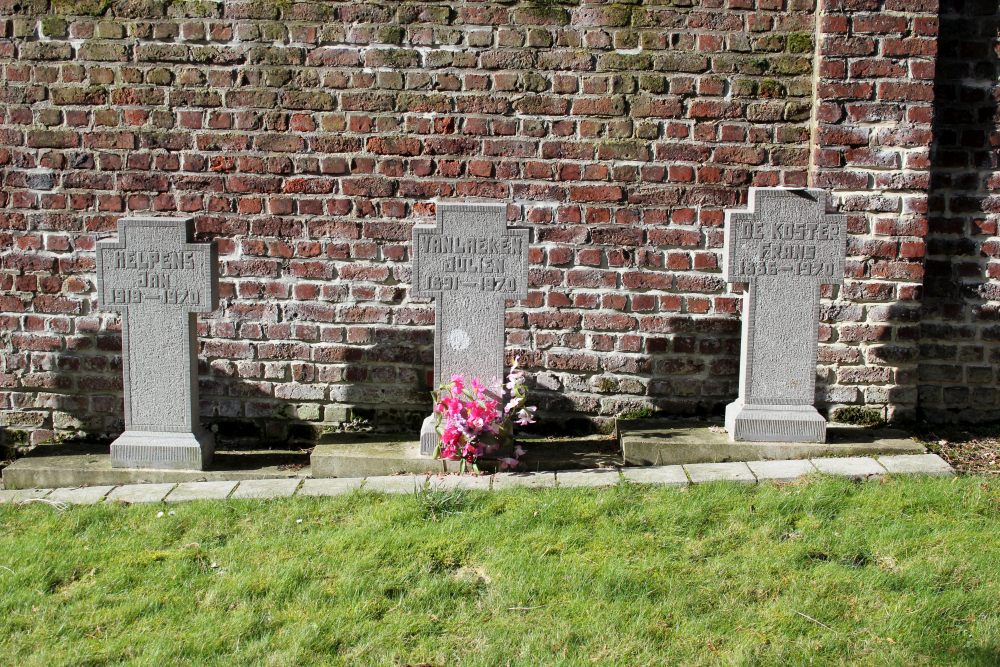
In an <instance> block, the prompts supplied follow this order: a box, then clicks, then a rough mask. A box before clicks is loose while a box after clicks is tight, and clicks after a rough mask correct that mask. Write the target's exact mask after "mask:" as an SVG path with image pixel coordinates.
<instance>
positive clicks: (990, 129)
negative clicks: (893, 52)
mask: <svg viewBox="0 0 1000 667" xmlns="http://www.w3.org/2000/svg"><path fill="white" fill-rule="evenodd" d="M940 16H941V26H940V38H939V42H938V52H939V55H938V62H937V70H936V76H935V86H934V93H935V118H934V143H933V146H932V151H931V168H930V178H931V183H930V211H929V228H928V235H927V260H926V278H925V283H924V297H923V302H922V312H921V346H920V365H919V403H918V410H919V415H920V416H921V417H922V418H924V419H927V420H930V421H949V420H962V421H980V422H981V421H992V420H997V419H1000V377H998V372H997V368H998V364H1000V280H998V279H1000V270H998V269H1000V263H998V260H1000V245H998V240H997V222H998V218H1000V164H998V153H1000V146H998V145H996V144H997V137H998V136H1000V135H998V127H1000V117H998V113H997V107H998V104H997V97H998V94H1000V85H998V75H1000V58H998V53H997V49H998V34H997V33H998V29H1000V7H998V4H997V2H996V0H942V2H941V14H940Z"/></svg>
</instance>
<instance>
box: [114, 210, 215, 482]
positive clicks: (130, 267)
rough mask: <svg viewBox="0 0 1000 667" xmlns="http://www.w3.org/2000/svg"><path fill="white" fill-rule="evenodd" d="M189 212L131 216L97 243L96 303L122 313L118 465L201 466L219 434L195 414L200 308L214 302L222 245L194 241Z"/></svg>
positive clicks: (209, 307) (202, 310)
mask: <svg viewBox="0 0 1000 667" xmlns="http://www.w3.org/2000/svg"><path fill="white" fill-rule="evenodd" d="M193 230H194V225H193V222H192V219H191V218H125V219H122V220H119V221H118V239H117V240H106V241H101V242H99V243H98V246H97V287H98V289H97V294H98V302H99V304H100V306H101V307H102V308H104V309H105V310H116V311H119V312H120V313H121V314H122V366H123V367H124V369H123V370H124V380H125V381H124V389H125V432H124V433H122V435H121V436H119V437H118V438H117V439H116V440H115V441H114V442H113V443H112V444H111V465H112V466H113V467H116V468H165V469H197V470H201V469H203V468H204V467H205V466H206V465H207V464H208V463H209V462H210V460H211V457H212V453H213V449H214V442H213V438H212V435H211V434H210V433H208V432H206V431H205V430H203V429H202V427H201V424H200V422H199V421H198V358H197V340H196V323H195V314H196V313H207V312H211V311H212V310H215V308H216V305H217V303H218V274H217V259H216V250H215V245H214V244H212V243H191V240H192V235H193Z"/></svg>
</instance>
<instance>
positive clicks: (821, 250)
mask: <svg viewBox="0 0 1000 667" xmlns="http://www.w3.org/2000/svg"><path fill="white" fill-rule="evenodd" d="M735 231H736V240H737V242H738V248H737V250H736V251H737V257H736V260H737V265H736V267H735V268H736V271H737V272H738V273H740V274H742V275H745V276H761V275H771V276H774V275H778V274H779V273H788V274H792V275H797V276H834V275H836V274H837V273H838V272H839V267H840V262H838V261H837V260H836V259H834V258H833V257H832V256H831V254H832V253H831V252H830V250H831V249H833V248H838V247H841V246H842V244H843V239H842V238H841V234H842V233H843V228H842V226H841V225H840V224H837V223H833V222H787V223H777V224H773V223H772V224H768V223H766V222H758V221H755V220H741V221H737V222H736V229H735Z"/></svg>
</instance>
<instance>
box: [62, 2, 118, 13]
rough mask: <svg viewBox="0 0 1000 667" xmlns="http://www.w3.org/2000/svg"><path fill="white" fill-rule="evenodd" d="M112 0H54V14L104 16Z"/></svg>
mask: <svg viewBox="0 0 1000 667" xmlns="http://www.w3.org/2000/svg"><path fill="white" fill-rule="evenodd" d="M110 6H111V0H52V13H54V14H59V15H62V16H104V13H105V12H107V11H108V7H110Z"/></svg>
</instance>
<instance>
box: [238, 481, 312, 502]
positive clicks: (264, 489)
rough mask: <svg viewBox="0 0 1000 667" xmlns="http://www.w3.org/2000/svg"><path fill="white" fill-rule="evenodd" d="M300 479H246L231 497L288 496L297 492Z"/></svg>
mask: <svg viewBox="0 0 1000 667" xmlns="http://www.w3.org/2000/svg"><path fill="white" fill-rule="evenodd" d="M301 483H302V480H299V479H246V480H243V481H242V482H240V485H239V486H237V487H236V490H235V491H233V493H232V495H231V496H229V497H230V498H259V499H264V498H288V497H290V496H292V495H294V494H295V490H296V489H298V488H299V484H301Z"/></svg>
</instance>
